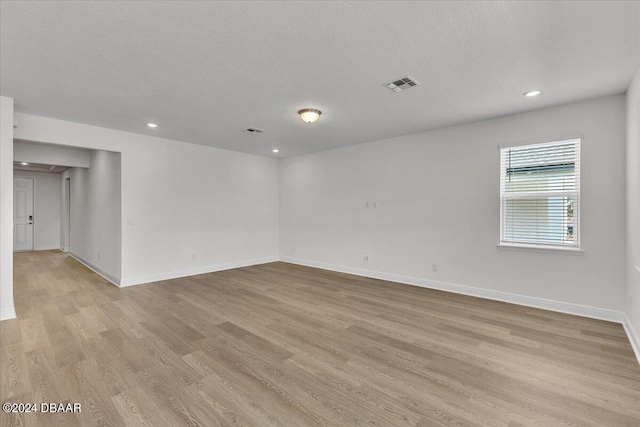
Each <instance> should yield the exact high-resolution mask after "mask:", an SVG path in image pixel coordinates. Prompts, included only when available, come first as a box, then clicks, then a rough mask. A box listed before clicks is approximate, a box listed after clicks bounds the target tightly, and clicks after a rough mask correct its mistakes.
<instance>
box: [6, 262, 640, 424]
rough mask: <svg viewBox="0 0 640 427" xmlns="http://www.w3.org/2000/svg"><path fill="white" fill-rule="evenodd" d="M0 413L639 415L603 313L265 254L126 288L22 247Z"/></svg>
mask: <svg viewBox="0 0 640 427" xmlns="http://www.w3.org/2000/svg"><path fill="white" fill-rule="evenodd" d="M15 298H16V309H17V313H18V318H17V319H15V320H8V321H3V322H1V323H0V325H1V335H0V338H1V359H0V364H1V370H0V374H1V383H0V385H1V397H2V402H6V401H10V402H36V403H40V402H80V403H82V412H81V413H80V414H53V415H52V414H43V413H36V414H33V413H32V414H23V415H7V414H2V415H1V417H2V426H9V425H20V426H54V425H56V426H57V425H60V426H62V425H65V426H66V425H68V426H122V425H130V426H137V425H158V426H207V427H208V426H226V425H237V426H295V427H300V426H317V425H322V426H351V425H371V426H405V425H406V426H422V427H424V426H465V425H470V426H471V425H473V426H476V425H477V426H513V427H515V426H556V425H559V426H571V425H580V426H636V427H637V426H640V366H638V363H637V361H636V360H635V358H634V354H633V352H632V349H631V347H630V344H629V342H628V340H627V338H626V336H625V333H624V331H623V329H622V327H621V326H620V325H618V324H614V323H608V322H604V321H598V320H592V319H586V318H580V317H575V316H570V315H564V314H558V313H553V312H548V311H543V310H537V309H531V308H526V307H520V306H515V305H510V304H505V303H499V302H494V301H489V300H482V299H477V298H472V297H466V296H461V295H456V294H450V293H446V292H440V291H434V290H428V289H421V288H417V287H412V286H406V285H400V284H395V283H390V282H385V281H380V280H374V279H366V278H361V277H356V276H350V275H346V274H340V273H333V272H328V271H323V270H316V269H311V268H306V267H300V266H295V265H290V264H285V263H273V264H266V265H261V266H255V267H248V268H241V269H236V270H229V271H224V272H218V273H212V274H205V275H200V276H194V277H189V278H183V279H176V280H169V281H165V282H159V283H154V284H149V285H141V286H136V287H131V288H124V289H119V288H117V287H115V286H113V285H111V284H109V283H107V282H106V281H105V280H104V279H103V278H101V277H100V276H98V275H96V274H94V273H93V272H91V271H90V270H88V269H87V268H85V267H84V266H82V265H81V264H79V263H78V262H77V261H75V260H73V259H72V258H70V257H67V256H66V255H65V254H63V253H61V252H57V251H47V252H30V253H19V254H16V255H15Z"/></svg>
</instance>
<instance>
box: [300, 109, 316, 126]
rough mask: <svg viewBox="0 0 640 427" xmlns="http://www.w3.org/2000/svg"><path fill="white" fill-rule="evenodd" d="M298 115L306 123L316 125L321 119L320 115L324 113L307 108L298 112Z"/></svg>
mask: <svg viewBox="0 0 640 427" xmlns="http://www.w3.org/2000/svg"><path fill="white" fill-rule="evenodd" d="M298 114H300V118H301V119H302V120H304V121H305V122H307V123H314V122H317V121H318V119H319V118H320V114H322V111H320V110H316V109H314V108H305V109H304V110H300V111H298Z"/></svg>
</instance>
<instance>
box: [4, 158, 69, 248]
mask: <svg viewBox="0 0 640 427" xmlns="http://www.w3.org/2000/svg"><path fill="white" fill-rule="evenodd" d="M13 176H22V177H27V178H33V179H34V181H35V187H34V188H35V195H34V202H35V211H34V225H35V229H34V236H33V237H34V238H33V240H34V249H35V250H36V251H41V250H48V249H59V248H60V197H61V194H62V192H61V184H60V174H59V173H44V172H30V171H21V170H14V171H13Z"/></svg>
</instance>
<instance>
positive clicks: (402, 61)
mask: <svg viewBox="0 0 640 427" xmlns="http://www.w3.org/2000/svg"><path fill="white" fill-rule="evenodd" d="M0 12H1V22H0V27H1V40H0V42H1V46H0V49H1V50H0V55H1V56H0V60H1V61H0V62H1V68H0V72H1V75H2V77H1V92H2V95H4V96H9V97H13V98H15V102H16V110H17V111H19V112H25V113H30V114H36V115H42V116H48V117H53V118H59V119H64V120H71V121H76V122H81V123H87V124H92V125H97V126H103V127H108V128H114V129H120V130H125V131H130V132H136V133H143V134H150V135H157V136H161V137H165V138H170V139H176V140H181V141H187V142H192V143H197V144H204V145H210V146H214V147H220V148H226V149H230V150H237V151H243V152H247V153H254V154H259V155H270V156H271V155H273V154H272V153H271V149H272V148H275V147H277V148H279V149H280V153H279V154H278V155H277V156H278V157H286V156H291V155H296V154H301V153H307V152H314V151H320V150H325V149H330V148H335V147H340V146H345V145H351V144H357V143H362V142H367V141H372V140H376V139H381V138H386V137H391V136H396V135H403V134H409V133H414V132H419V131H424V130H428V129H433V128H439V127H444V126H449V125H454V124H460V123H466V122H471V121H477V120H482V119H486V118H492V117H498V116H503V115H507V114H512V113H518V112H523V111H528V110H533V109H538V108H542V107H547V106H552V105H558V104H563V103H567V102H573V101H578V100H582V99H588V98H593V97H598V96H604V95H610V94H619V93H623V92H624V91H625V90H626V88H627V86H628V84H629V82H630V80H631V77H632V75H633V73H634V71H635V70H636V69H637V67H638V66H639V62H640V41H639V38H640V36H639V31H640V30H639V29H640V3H638V2H522V3H520V2H406V3H405V2H256V3H253V2H215V3H214V2H9V1H3V2H2V3H1V11H0ZM407 74H408V75H411V76H412V77H414V78H415V79H416V80H418V81H419V82H420V83H421V86H419V87H417V88H412V89H410V90H408V91H406V92H401V93H394V92H392V91H390V90H389V89H387V88H385V87H384V86H383V83H384V82H387V81H390V80H393V79H396V78H398V77H403V76H405V75H407ZM534 88H540V89H542V90H543V91H544V93H543V95H541V96H539V97H537V98H525V97H523V96H522V94H523V93H524V92H525V91H527V90H529V89H534ZM304 107H312V108H319V109H320V110H322V113H323V114H322V117H321V118H320V120H319V121H318V122H317V123H315V124H313V125H308V124H306V123H304V122H302V120H300V118H299V117H298V116H297V115H296V112H297V111H298V110H299V109H301V108H304ZM150 121H153V122H156V123H158V124H159V127H158V128H157V129H155V130H152V129H148V128H147V127H146V126H145V123H147V122H150ZM248 127H256V128H259V129H264V130H265V132H264V133H262V134H259V135H251V134H247V133H244V132H243V131H244V129H246V128H248ZM274 156H275V155H274Z"/></svg>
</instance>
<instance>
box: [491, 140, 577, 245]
mask: <svg viewBox="0 0 640 427" xmlns="http://www.w3.org/2000/svg"><path fill="white" fill-rule="evenodd" d="M567 143H574V144H575V166H574V170H575V172H574V173H575V191H528V192H519V193H514V194H512V195H508V193H506V192H505V179H506V168H504V167H503V166H504V165H503V161H502V159H503V153H504V152H505V151H506V150H519V149H527V148H533V147H536V148H539V147H553V146H558V145H563V144H567ZM499 148H500V149H499V159H498V160H499V163H500V193H499V199H500V236H499V237H500V240H499V243H498V248H501V249H502V248H505V249H520V250H533V251H549V252H559V253H572V252H574V253H577V252H582V246H581V239H582V232H581V226H580V225H581V221H580V217H581V215H580V211H581V205H582V200H581V195H580V194H581V178H582V177H581V174H582V171H581V150H582V138H581V137H575V138H566V139H559V140H552V141H547V142H540V143H529V144H522V145H514V146H507V147H502V146H501V147H499ZM536 197H538V198H549V197H574V198H575V202H574V207H573V236H574V243H572V244H563V243H534V242H529V241H522V240H517V239H507V238H506V229H507V222H506V206H507V201H508V200H514V199H518V198H536Z"/></svg>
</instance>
